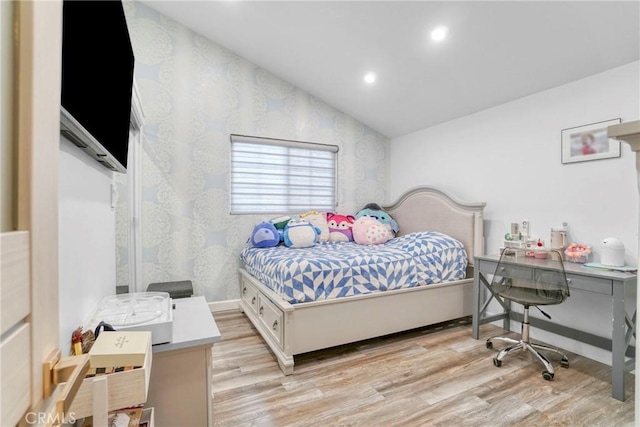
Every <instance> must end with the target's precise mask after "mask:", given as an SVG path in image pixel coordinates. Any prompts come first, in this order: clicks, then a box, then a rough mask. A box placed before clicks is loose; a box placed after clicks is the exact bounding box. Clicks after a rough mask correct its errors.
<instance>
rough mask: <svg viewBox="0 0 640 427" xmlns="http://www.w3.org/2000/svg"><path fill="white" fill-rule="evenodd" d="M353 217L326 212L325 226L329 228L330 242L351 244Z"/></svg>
mask: <svg viewBox="0 0 640 427" xmlns="http://www.w3.org/2000/svg"><path fill="white" fill-rule="evenodd" d="M354 221H355V217H354V216H353V215H339V214H335V213H333V212H327V225H328V226H329V241H330V242H352V241H353V233H352V232H351V227H353V222H354Z"/></svg>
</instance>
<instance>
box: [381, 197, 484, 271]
mask: <svg viewBox="0 0 640 427" xmlns="http://www.w3.org/2000/svg"><path fill="white" fill-rule="evenodd" d="M485 206H486V203H466V202H460V201H458V200H456V199H454V198H453V197H451V196H449V195H448V194H446V193H445V192H443V191H441V190H438V189H437V188H434V187H429V186H421V187H416V188H413V189H411V190H409V191H407V192H405V193H404V194H403V195H401V196H400V197H399V198H398V200H397V201H396V202H395V203H393V204H392V205H390V206H384V207H383V209H384V210H385V211H387V212H388V213H389V214H390V215H391V216H392V217H393V219H395V220H396V221H397V222H398V224H399V225H400V231H399V233H398V236H401V235H403V234H408V233H413V232H416V231H438V232H440V233H444V234H448V235H449V236H451V237H453V238H455V239H457V240H459V241H460V242H462V244H463V245H464V247H465V250H466V251H467V256H468V259H469V264H470V265H473V263H474V256H476V255H483V254H484V232H483V222H482V213H483V210H484V207H485Z"/></svg>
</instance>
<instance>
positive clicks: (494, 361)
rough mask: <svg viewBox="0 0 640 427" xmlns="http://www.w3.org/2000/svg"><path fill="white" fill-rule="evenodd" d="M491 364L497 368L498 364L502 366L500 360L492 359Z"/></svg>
mask: <svg viewBox="0 0 640 427" xmlns="http://www.w3.org/2000/svg"><path fill="white" fill-rule="evenodd" d="M493 366H495V367H496V368H499V367H500V366H502V360H498V359H493Z"/></svg>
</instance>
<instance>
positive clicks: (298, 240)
mask: <svg viewBox="0 0 640 427" xmlns="http://www.w3.org/2000/svg"><path fill="white" fill-rule="evenodd" d="M319 234H320V229H319V228H318V227H315V226H313V225H312V224H310V223H309V222H308V221H306V220H304V219H302V218H292V219H291V220H290V221H289V222H288V223H287V225H286V227H285V228H284V244H285V246H288V247H290V248H309V247H311V246H313V245H315V244H316V243H317V241H318V235H319Z"/></svg>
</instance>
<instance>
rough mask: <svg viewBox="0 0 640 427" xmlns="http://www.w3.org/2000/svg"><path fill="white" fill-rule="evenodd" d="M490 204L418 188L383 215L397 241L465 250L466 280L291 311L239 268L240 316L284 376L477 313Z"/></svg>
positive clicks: (308, 305)
mask: <svg viewBox="0 0 640 427" xmlns="http://www.w3.org/2000/svg"><path fill="white" fill-rule="evenodd" d="M484 207H485V203H463V202H460V201H457V200H455V199H454V198H452V197H451V196H449V195H447V194H445V193H444V192H442V191H440V190H437V189H435V188H433V187H418V188H414V189H412V190H409V191H408V192H406V193H405V194H403V195H402V196H401V197H400V198H399V199H398V201H397V202H396V203H394V204H392V205H391V206H386V207H384V210H385V211H387V212H388V213H389V214H390V215H391V216H392V217H393V218H394V219H395V220H396V221H397V222H398V224H400V233H398V235H399V236H400V235H403V234H408V233H412V232H415V231H439V232H442V233H445V234H448V235H449V236H452V237H454V238H456V239H458V240H459V241H461V242H462V244H463V245H464V247H465V249H466V251H467V255H468V258H469V268H468V269H467V276H466V277H467V278H465V279H462V280H457V281H453V282H447V283H440V284H433V285H428V286H418V287H414V288H407V289H397V290H391V291H386V292H379V293H372V294H365V295H356V296H350V297H344V298H338V299H332V300H323V301H314V302H305V303H298V304H290V303H288V302H287V301H285V300H283V299H282V298H281V297H280V296H279V295H278V294H277V293H275V292H274V291H272V290H271V289H269V288H268V287H267V286H265V285H264V284H262V283H261V282H260V281H259V280H258V279H256V278H255V277H253V276H251V275H250V274H249V273H247V271H246V270H244V269H243V268H240V269H239V271H240V292H241V295H242V297H241V299H240V308H241V310H242V311H243V312H244V313H245V314H246V316H247V317H248V318H249V320H250V321H251V322H252V323H253V325H254V326H255V327H256V329H258V332H260V334H261V335H262V337H263V338H264V340H265V341H266V343H267V345H268V346H269V347H270V348H271V350H272V351H273V353H274V354H275V356H276V358H277V359H278V364H279V365H280V368H281V369H282V372H284V374H285V375H289V374H292V373H293V366H294V356H295V355H296V354H301V353H306V352H309V351H313V350H319V349H322V348H329V347H333V346H337V345H341V344H347V343H351V342H355V341H360V340H364V339H368V338H373V337H379V336H383V335H387V334H391V333H394V332H400V331H405V330H409V329H413V328H418V327H422V326H427V325H432V324H435V323H440V322H445V321H448V320H452V319H457V318H459V317H464V316H468V315H471V313H472V305H473V304H472V287H473V261H474V256H476V255H482V254H483V253H484V237H483V222H482V212H483V210H484Z"/></svg>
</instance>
